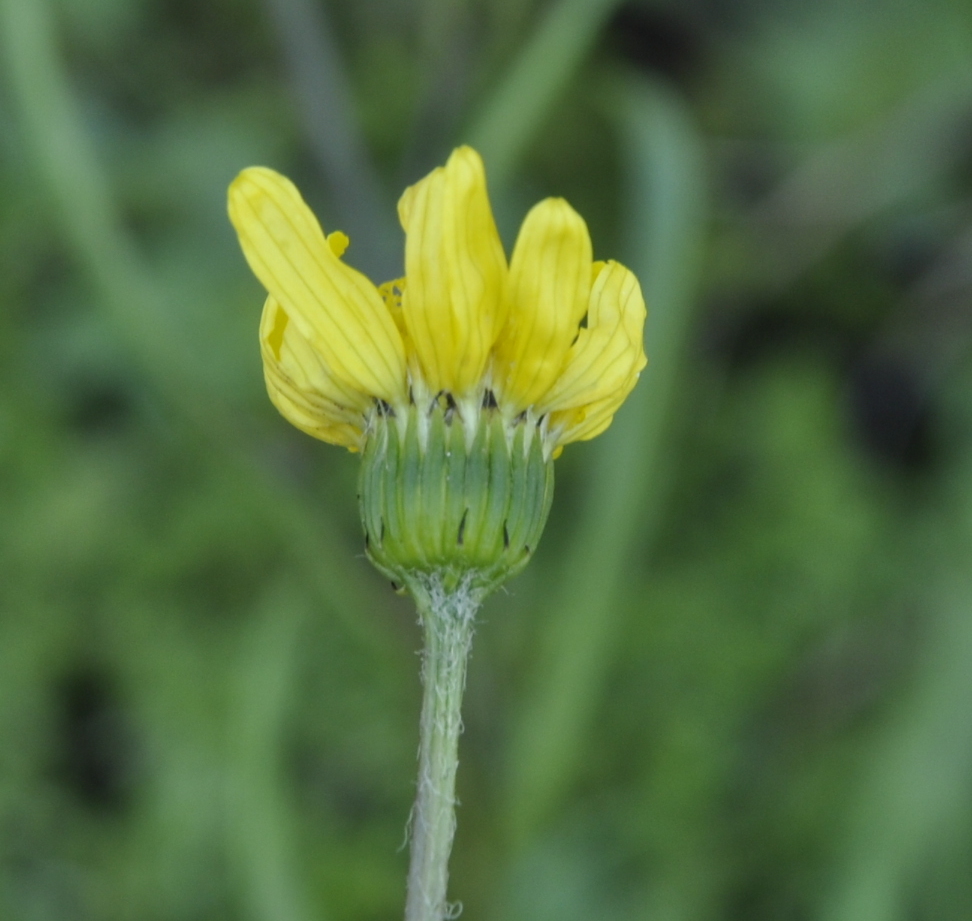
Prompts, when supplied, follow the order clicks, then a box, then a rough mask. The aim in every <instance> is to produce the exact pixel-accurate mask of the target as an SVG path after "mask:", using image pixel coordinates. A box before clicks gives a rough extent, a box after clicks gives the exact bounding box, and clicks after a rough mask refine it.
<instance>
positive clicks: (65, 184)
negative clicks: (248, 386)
mask: <svg viewBox="0 0 972 921" xmlns="http://www.w3.org/2000/svg"><path fill="white" fill-rule="evenodd" d="M0 51H2V53H0V61H2V63H3V64H4V65H5V69H6V74H7V82H8V84H9V87H10V90H11V98H12V99H13V101H14V104H15V105H16V107H17V109H18V110H19V113H18V114H19V116H20V119H21V122H22V125H23V129H24V132H25V135H26V137H27V140H28V143H30V144H31V146H32V147H33V150H34V152H35V155H36V160H37V165H38V173H39V176H40V178H41V179H42V180H43V181H44V182H45V183H46V185H47V187H48V189H49V192H50V195H51V198H52V200H53V202H54V204H55V205H56V207H57V208H58V212H59V217H60V219H61V222H62V224H63V228H64V235H65V238H66V239H67V241H68V242H69V244H70V246H71V248H72V249H73V251H74V253H75V254H76V256H77V259H78V261H79V263H80V265H81V266H82V267H83V268H84V269H85V270H86V271H87V272H88V274H89V275H90V277H91V279H92V280H93V282H94V284H95V286H96V288H97V290H98V292H99V295H100V296H99V303H100V304H101V305H102V306H103V308H104V309H105V312H106V317H107V318H108V320H109V322H110V323H111V324H112V326H113V327H114V328H115V329H116V330H117V331H118V332H119V333H120V334H121V335H122V336H123V337H124V339H125V341H126V343H127V345H128V347H129V349H130V351H131V353H132V356H133V359H134V360H135V361H136V362H138V363H139V364H140V365H141V367H142V369H143V370H144V371H145V372H146V374H147V375H148V377H149V378H150V380H151V384H152V386H153V387H154V388H155V390H156V391H157V392H158V393H159V394H160V395H162V397H163V398H164V399H165V400H166V401H167V402H168V404H169V405H170V407H171V408H173V409H174V410H175V411H176V412H177V413H178V414H179V416H181V417H182V418H183V419H185V420H186V421H188V422H189V426H190V427H191V428H192V429H194V430H195V432H196V433H198V434H200V435H202V437H203V438H204V439H206V440H207V441H208V443H209V444H210V445H211V446H212V447H214V448H216V449H217V450H218V451H219V452H220V455H221V458H222V460H223V461H224V462H225V464H226V470H227V475H234V476H237V477H239V478H240V480H241V489H240V495H241V496H242V497H247V498H249V499H250V500H253V501H255V503H256V508H258V509H259V511H260V513H262V514H264V515H266V516H267V519H268V520H269V521H271V522H272V523H273V524H274V525H275V526H276V527H277V528H279V529H280V530H281V531H282V532H283V533H284V534H286V535H287V542H288V544H289V545H290V546H291V547H292V548H293V551H294V553H295V555H296V556H297V557H298V559H300V560H301V562H302V564H303V565H304V566H305V568H306V570H307V572H308V575H309V577H310V579H311V580H312V582H313V584H314V585H315V587H316V589H317V591H318V593H319V594H320V596H321V597H322V598H323V599H324V601H325V603H326V604H327V605H328V607H329V608H331V609H332V611H333V612H334V613H335V615H336V616H338V617H339V618H341V620H342V623H343V624H344V626H345V627H346V628H347V630H348V631H349V633H350V634H351V635H353V636H355V637H356V639H357V640H358V641H359V642H363V643H365V644H366V645H367V646H369V647H370V648H371V649H372V650H374V651H376V652H377V651H379V650H387V649H388V647H389V638H388V636H387V635H386V632H385V631H383V630H382V629H380V625H378V624H377V622H375V621H374V620H373V619H370V618H369V617H368V616H367V612H368V611H372V610H376V609H377V608H378V607H379V604H378V602H377V598H376V597H375V598H372V597H369V592H368V591H367V589H366V587H365V586H364V585H362V584H361V580H359V579H357V578H355V576H354V574H353V571H349V568H348V567H347V566H346V565H344V564H343V563H342V562H341V560H342V558H343V557H344V556H346V554H345V552H344V548H343V546H342V544H341V541H340V540H339V538H338V535H337V534H336V533H335V532H334V530H333V529H332V528H331V527H330V525H329V523H328V522H327V521H326V520H324V519H323V518H321V517H320V516H318V517H316V518H315V517H313V516H311V515H310V514H309V513H308V511H307V507H306V503H304V502H303V501H302V500H301V497H300V496H299V495H297V494H296V493H295V492H294V491H293V490H290V489H287V488H286V487H285V486H284V485H283V484H282V483H280V482H278V481H277V480H275V479H273V478H272V477H270V476H268V475H267V474H266V473H265V472H264V471H263V468H262V467H261V465H260V464H259V462H258V460H257V457H256V450H257V449H258V448H259V446H260V444H261V443H262V442H263V441H264V440H265V439H264V438H263V436H261V435H260V433H259V432H256V431H251V430H249V429H248V430H247V431H243V430H242V428H243V426H242V425H241V424H240V423H241V420H240V419H239V417H238V415H237V413H236V412H235V410H234V408H233V407H232V406H231V405H228V404H227V403H226V402H225V401H224V400H223V399H222V398H221V395H220V394H216V393H213V392H211V389H210V388H208V387H207V386H206V385H205V383H203V381H202V376H201V375H200V374H199V373H198V372H197V371H196V370H195V369H194V367H193V366H192V365H191V363H189V362H187V361H186V360H185V358H184V357H183V356H184V355H185V354H186V350H184V349H182V348H181V347H180V346H181V343H180V341H179V336H178V333H177V331H176V330H174V329H172V327H171V324H170V323H168V322H167V321H166V317H167V316H171V315H173V312H172V311H167V310H166V304H165V296H164V294H163V292H162V291H160V289H159V288H158V286H157V285H156V283H155V281H154V280H153V279H152V277H151V275H150V273H149V271H148V269H147V268H146V267H145V266H144V264H143V261H142V259H141V257H140V255H139V253H138V252H137V251H136V249H135V248H134V246H133V245H132V243H131V241H130V239H129V238H128V237H127V235H126V234H125V233H124V231H123V230H122V222H121V219H120V216H119V214H118V212H117V206H116V205H115V203H114V200H113V196H112V193H111V188H110V183H109V182H108V179H107V176H106V174H105V172H104V170H103V168H102V166H101V164H100V162H99V160H98V157H97V155H96V153H95V151H94V149H93V146H92V143H91V139H90V137H89V136H88V134H87V133H86V131H85V129H84V126H83V125H82V124H81V120H80V118H79V116H78V113H79V112H80V111H81V106H80V104H79V103H78V101H77V100H76V99H75V98H74V97H73V94H72V91H71V88H70V86H69V83H68V78H67V75H66V73H65V72H64V68H63V66H62V63H61V61H60V59H59V56H58V52H57V43H56V39H55V25H54V21H53V16H52V12H51V9H50V5H49V3H48V2H47V0H31V2H29V3H25V2H23V0H0ZM255 336H256V331H255V330H254V337H255Z"/></svg>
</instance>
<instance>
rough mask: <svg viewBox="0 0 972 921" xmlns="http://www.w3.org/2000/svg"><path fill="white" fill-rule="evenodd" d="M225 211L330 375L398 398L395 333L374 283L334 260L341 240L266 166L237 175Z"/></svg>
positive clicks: (399, 355) (399, 362)
mask: <svg viewBox="0 0 972 921" xmlns="http://www.w3.org/2000/svg"><path fill="white" fill-rule="evenodd" d="M229 215H230V220H231V221H232V222H233V226H234V227H235V228H236V232H237V234H238V235H239V238H240V245H241V246H242V247H243V254H244V255H245V256H246V260H247V262H249V264H250V268H251V269H252V270H253V272H254V274H255V275H256V276H257V278H259V279H260V281H261V282H262V283H263V286H264V287H265V288H266V289H267V291H268V292H269V293H270V294H271V295H272V296H273V298H274V299H275V300H276V301H277V302H278V303H279V304H280V305H281V306H283V307H284V308H285V310H286V312H287V316H288V317H289V320H290V322H292V323H293V324H294V325H295V326H296V327H297V328H298V329H299V330H300V333H301V335H302V336H303V337H304V339H305V340H306V341H307V342H308V343H310V344H311V345H312V346H313V348H314V350H315V351H317V352H318V353H319V354H320V356H321V358H322V359H323V361H324V363H325V364H326V365H327V367H328V369H329V371H330V373H331V374H332V376H333V377H334V378H336V379H337V380H339V381H340V382H341V383H342V384H343V385H345V386H347V387H349V388H351V389H352V390H355V391H359V392H362V393H367V394H370V395H372V396H375V397H380V398H381V399H383V400H386V401H387V402H389V403H398V402H403V401H404V400H405V398H406V394H407V390H406V384H405V348H404V345H403V344H402V337H401V336H400V335H399V333H398V330H397V329H396V328H395V323H394V322H393V320H392V318H391V317H390V316H389V315H388V311H387V309H386V308H385V306H384V304H383V302H382V299H381V297H380V296H379V294H378V291H377V289H376V288H375V286H374V285H373V284H372V283H371V282H370V281H369V280H368V279H367V278H365V276H364V275H362V274H361V273H360V272H357V271H355V270H354V269H352V268H351V267H350V266H348V265H345V264H344V263H343V262H341V260H340V259H339V258H338V254H339V253H340V252H343V248H344V246H346V245H347V237H345V236H344V234H340V233H335V234H331V236H330V238H328V239H325V237H324V232H323V231H322V230H321V226H320V224H319V223H318V222H317V219H316V218H315V217H314V215H313V213H312V212H311V210H310V208H308V207H307V205H306V204H305V203H304V200H303V199H302V198H301V197H300V193H299V192H298V191H297V189H296V187H295V186H294V185H293V183H292V182H290V180H289V179H286V178H285V177H283V176H281V175H280V174H279V173H275V172H274V171H273V170H270V169H266V168H265V167H253V168H251V169H246V170H244V171H243V172H242V173H240V175H239V176H237V177H236V179H235V180H234V181H233V183H232V185H231V186H230V190H229Z"/></svg>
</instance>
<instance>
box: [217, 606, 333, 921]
mask: <svg viewBox="0 0 972 921" xmlns="http://www.w3.org/2000/svg"><path fill="white" fill-rule="evenodd" d="M306 605H307V602H306V600H304V599H303V598H302V597H301V595H300V593H299V592H295V591H294V590H292V589H284V590H280V589H278V590H276V591H274V592H272V593H270V594H269V595H268V597H267V598H266V599H265V600H264V601H263V603H262V604H261V605H260V606H259V608H258V609H257V610H256V612H255V618H254V622H253V623H252V624H251V625H250V628H249V630H247V631H245V633H244V637H243V643H242V646H241V650H240V653H239V655H238V659H237V661H238V665H237V668H236V669H235V670H234V671H232V672H231V678H232V682H231V683H232V686H231V688H230V706H231V713H230V720H229V729H230V746H229V766H228V770H227V776H228V778H229V798H228V802H227V833H228V835H229V848H228V850H229V853H230V854H231V856H232V858H233V864H232V867H231V871H232V872H234V874H235V875H236V878H237V884H238V888H239V891H240V892H241V893H243V895H244V898H245V902H246V915H247V917H248V918H250V919H251V921H310V919H311V917H313V918H314V919H315V921H323V918H324V915H323V913H322V912H320V911H317V912H315V913H314V914H313V915H311V913H310V912H309V911H308V908H307V905H306V904H305V896H304V894H303V893H302V891H301V888H300V885H299V883H298V881H297V873H298V868H299V866H300V861H299V860H298V859H297V858H298V853H297V849H296V843H295V841H294V832H293V819H294V816H293V813H292V810H291V808H290V807H289V804H288V803H287V801H286V797H285V786H284V783H283V779H282V777H281V773H282V764H281V760H282V743H283V739H282V730H283V727H284V726H285V725H286V716H287V707H288V703H289V702H290V700H291V690H292V685H293V681H292V679H293V671H294V661H295V659H296V656H295V652H296V648H297V641H298V637H299V632H300V626H301V624H302V623H303V622H304V617H305V612H304V608H306Z"/></svg>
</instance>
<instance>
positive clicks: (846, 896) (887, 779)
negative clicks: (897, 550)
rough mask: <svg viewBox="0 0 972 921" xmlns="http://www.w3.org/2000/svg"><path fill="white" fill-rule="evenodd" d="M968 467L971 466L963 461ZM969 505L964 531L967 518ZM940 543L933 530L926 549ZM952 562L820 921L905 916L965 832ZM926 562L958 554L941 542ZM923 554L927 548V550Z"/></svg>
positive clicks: (969, 644) (965, 664)
mask: <svg viewBox="0 0 972 921" xmlns="http://www.w3.org/2000/svg"><path fill="white" fill-rule="evenodd" d="M966 469H968V468H966ZM970 513H972V509H966V521H967V523H966V533H970V532H969V525H970V524H972V514H970ZM935 545H936V542H935V539H934V535H930V536H929V543H928V546H929V547H934V546H935ZM970 547H972V540H970V538H968V537H967V538H966V541H965V547H964V548H963V549H964V551H965V553H966V559H965V561H964V563H965V565H964V566H963V565H961V564H962V560H961V559H960V560H959V561H958V563H959V565H956V566H955V567H954V569H953V573H963V574H964V576H962V577H957V576H956V575H949V576H948V577H947V578H946V580H945V582H946V585H945V586H944V587H943V588H942V589H939V590H938V592H937V598H935V599H933V600H932V601H931V604H932V605H934V607H933V609H932V611H931V623H930V624H929V630H928V635H927V648H926V649H925V651H924V653H923V655H922V656H920V657H919V662H918V663H917V668H916V673H915V677H914V685H913V687H912V689H911V691H910V693H909V694H908V696H907V698H906V699H905V700H904V701H902V703H901V705H900V707H899V708H897V712H896V713H895V714H894V715H893V717H892V719H891V720H890V721H889V723H888V725H887V726H886V727H885V728H884V730H883V732H882V733H881V734H879V735H878V738H877V739H876V740H875V743H874V744H873V745H872V746H870V748H869V759H868V766H867V767H866V769H865V770H864V771H863V774H862V776H861V778H860V781H859V789H858V794H857V795H856V796H855V797H853V799H852V800H851V801H852V803H853V804H854V805H853V809H852V812H851V815H850V820H849V833H848V839H847V843H846V846H845V847H844V848H838V849H837V855H836V856H837V857H838V859H839V862H838V863H837V867H838V872H837V879H836V882H835V884H834V887H833V889H832V891H831V893H830V895H829V897H828V899H827V900H826V901H825V903H824V906H823V908H822V911H821V913H820V915H819V917H820V918H821V921H904V919H905V918H908V917H911V916H912V914H911V909H910V908H909V905H910V904H911V897H912V893H913V891H914V887H915V886H916V885H918V884H920V882H921V874H922V873H923V872H925V871H927V868H928V867H929V866H930V865H931V863H932V862H933V861H934V860H935V859H936V857H937V856H939V854H940V853H941V852H940V850H939V849H940V848H942V847H945V848H949V847H950V846H951V845H952V842H955V841H957V840H961V838H962V836H965V835H967V833H968V825H969V818H970V816H972V788H970V786H969V778H970V777H972V613H970V605H969V599H970V598H972V583H970V581H969V578H968V574H969V572H970V571H972V569H970V567H969V565H968V556H967V554H968V550H969V549H970ZM940 549H941V552H940V553H937V554H935V555H934V556H935V558H936V559H935V561H934V562H933V563H931V564H930V566H931V567H936V565H940V561H941V560H942V559H955V554H952V553H950V552H949V550H948V548H940ZM926 552H927V551H926Z"/></svg>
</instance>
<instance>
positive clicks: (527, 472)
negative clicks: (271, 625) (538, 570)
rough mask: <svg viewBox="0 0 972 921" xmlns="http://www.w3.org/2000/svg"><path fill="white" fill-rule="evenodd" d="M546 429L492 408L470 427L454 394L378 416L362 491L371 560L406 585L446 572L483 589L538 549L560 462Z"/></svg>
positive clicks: (365, 456) (448, 579) (454, 580)
mask: <svg viewBox="0 0 972 921" xmlns="http://www.w3.org/2000/svg"><path fill="white" fill-rule="evenodd" d="M543 455H544V452H543V443H542V439H541V437H540V435H539V432H538V431H537V430H536V426H535V425H533V424H530V423H528V422H526V421H525V420H524V421H521V422H518V423H513V424H509V423H507V422H504V420H503V418H502V415H501V414H500V412H498V411H496V410H493V409H484V410H483V411H482V412H481V413H480V414H479V421H478V425H477V426H476V428H475V429H472V430H469V429H467V428H466V427H465V426H464V425H463V424H462V422H461V420H460V419H459V417H458V414H457V413H456V411H455V409H454V408H453V407H452V406H450V405H449V404H448V403H447V402H446V401H445V400H441V399H440V400H437V401H435V402H433V404H432V407H431V409H429V410H428V411H424V410H420V409H419V408H418V407H416V406H414V405H413V406H410V407H409V409H408V412H407V414H404V415H402V414H398V415H392V414H388V413H383V414H379V415H377V416H376V418H375V421H374V423H373V427H372V429H371V431H369V432H368V434H367V438H366V442H365V447H364V451H363V452H362V458H361V460H362V463H361V476H360V480H359V489H358V497H359V502H360V507H361V521H362V523H363V525H364V531H365V546H366V548H367V551H368V556H369V557H370V559H371V561H372V562H373V563H374V564H375V566H377V567H378V568H379V569H380V570H381V571H382V572H383V573H384V574H385V575H387V576H388V578H389V579H391V580H392V581H393V582H395V583H397V584H398V585H402V586H406V587H412V586H413V585H415V583H416V581H425V579H426V577H428V576H436V577H437V580H439V581H440V582H441V585H442V587H443V588H445V589H446V590H450V589H453V588H455V587H456V586H458V585H459V584H460V582H465V583H466V584H467V585H468V586H469V587H470V588H471V589H474V590H475V591H477V592H478V593H481V594H482V595H485V594H487V593H488V592H490V591H492V590H493V589H494V588H496V587H497V586H498V585H500V584H501V583H502V582H503V581H505V580H506V579H507V578H509V577H510V576H512V575H514V574H515V573H517V572H519V571H520V569H522V568H523V566H525V565H526V563H527V561H528V560H529V559H530V556H531V554H532V553H533V551H534V550H535V549H536V546H537V542H538V541H539V539H540V534H541V533H542V532H543V526H544V524H545V523H546V520H547V513H548V512H549V510H550V502H551V500H552V498H553V461H552V460H549V459H548V460H544V456H543Z"/></svg>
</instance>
